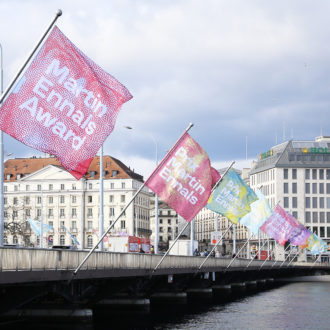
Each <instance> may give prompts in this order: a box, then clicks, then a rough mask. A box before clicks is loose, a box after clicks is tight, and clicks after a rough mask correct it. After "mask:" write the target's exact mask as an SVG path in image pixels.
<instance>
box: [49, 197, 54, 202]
mask: <svg viewBox="0 0 330 330" xmlns="http://www.w3.org/2000/svg"><path fill="white" fill-rule="evenodd" d="M53 202H54V198H53V196H50V197H48V203H49V204H53Z"/></svg>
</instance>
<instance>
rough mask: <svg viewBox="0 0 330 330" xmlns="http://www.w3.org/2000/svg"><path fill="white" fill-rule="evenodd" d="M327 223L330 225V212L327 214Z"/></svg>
mask: <svg viewBox="0 0 330 330" xmlns="http://www.w3.org/2000/svg"><path fill="white" fill-rule="evenodd" d="M327 223H330V212H327Z"/></svg>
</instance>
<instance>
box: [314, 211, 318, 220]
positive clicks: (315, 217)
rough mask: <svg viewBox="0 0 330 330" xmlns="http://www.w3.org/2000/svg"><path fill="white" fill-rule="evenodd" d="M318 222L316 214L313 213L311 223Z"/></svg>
mask: <svg viewBox="0 0 330 330" xmlns="http://www.w3.org/2000/svg"><path fill="white" fill-rule="evenodd" d="M317 222H318V214H317V212H313V223H317Z"/></svg>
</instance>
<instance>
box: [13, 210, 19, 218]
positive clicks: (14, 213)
mask: <svg viewBox="0 0 330 330" xmlns="http://www.w3.org/2000/svg"><path fill="white" fill-rule="evenodd" d="M13 217H14V218H17V217H18V211H16V210H15V211H13Z"/></svg>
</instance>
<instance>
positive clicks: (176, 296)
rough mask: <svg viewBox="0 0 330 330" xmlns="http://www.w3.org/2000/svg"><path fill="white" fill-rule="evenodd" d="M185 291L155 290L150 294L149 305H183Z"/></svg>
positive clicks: (185, 295)
mask: <svg viewBox="0 0 330 330" xmlns="http://www.w3.org/2000/svg"><path fill="white" fill-rule="evenodd" d="M187 297H188V296H187V293H186V292H157V293H153V294H152V295H151V296H150V303H151V305H185V304H186V303H187V300H188V299H187Z"/></svg>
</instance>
